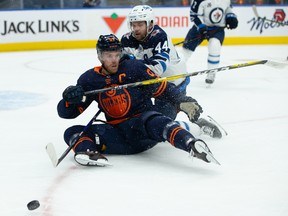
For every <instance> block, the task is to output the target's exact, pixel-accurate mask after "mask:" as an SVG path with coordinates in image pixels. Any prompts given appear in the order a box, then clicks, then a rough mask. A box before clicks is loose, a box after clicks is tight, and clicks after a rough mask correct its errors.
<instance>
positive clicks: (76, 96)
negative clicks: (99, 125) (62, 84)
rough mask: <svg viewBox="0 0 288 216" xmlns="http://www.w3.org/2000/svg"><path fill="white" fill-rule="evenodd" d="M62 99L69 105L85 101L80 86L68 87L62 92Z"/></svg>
mask: <svg viewBox="0 0 288 216" xmlns="http://www.w3.org/2000/svg"><path fill="white" fill-rule="evenodd" d="M62 97H63V99H64V100H65V101H66V102H68V103H71V104H78V103H81V102H84V101H85V96H84V90H83V88H82V86H68V87H67V88H66V89H65V90H64V92H63V94H62Z"/></svg>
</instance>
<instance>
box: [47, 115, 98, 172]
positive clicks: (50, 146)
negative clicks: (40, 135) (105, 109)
mask: <svg viewBox="0 0 288 216" xmlns="http://www.w3.org/2000/svg"><path fill="white" fill-rule="evenodd" d="M100 113H101V110H98V112H97V113H96V114H95V115H94V116H93V118H92V119H91V120H90V121H89V123H88V124H87V125H86V126H85V127H84V129H83V130H82V131H81V132H80V133H79V134H78V135H77V136H76V137H75V138H74V139H73V142H72V143H71V145H70V146H69V147H68V148H67V149H66V150H65V151H64V152H63V154H62V155H61V156H60V157H59V158H57V154H56V151H55V148H54V145H53V144H52V143H48V144H47V145H46V152H47V154H48V156H49V158H50V160H51V161H52V164H53V166H54V167H57V166H58V164H60V163H61V161H62V160H63V159H64V158H65V157H66V156H67V155H68V153H69V152H70V151H71V150H72V149H73V147H74V146H75V145H76V143H77V142H78V140H79V139H80V138H81V136H82V135H83V133H85V132H86V131H87V130H88V128H89V127H90V126H91V125H92V124H93V122H94V121H95V120H96V118H97V117H98V116H99V114H100Z"/></svg>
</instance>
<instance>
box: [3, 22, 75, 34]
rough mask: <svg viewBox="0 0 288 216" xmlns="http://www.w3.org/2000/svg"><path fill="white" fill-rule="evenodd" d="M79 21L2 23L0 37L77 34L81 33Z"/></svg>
mask: <svg viewBox="0 0 288 216" xmlns="http://www.w3.org/2000/svg"><path fill="white" fill-rule="evenodd" d="M79 30H80V26H79V21H78V20H59V21H43V20H38V21H20V22H10V21H8V20H3V22H1V21H0V35H2V36H6V35H12V34H41V33H69V34H71V33H75V32H79Z"/></svg>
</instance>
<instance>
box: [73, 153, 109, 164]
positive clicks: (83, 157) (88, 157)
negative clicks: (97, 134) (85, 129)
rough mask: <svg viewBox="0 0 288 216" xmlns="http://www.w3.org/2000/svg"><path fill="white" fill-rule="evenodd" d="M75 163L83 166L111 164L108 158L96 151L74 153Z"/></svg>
mask: <svg viewBox="0 0 288 216" xmlns="http://www.w3.org/2000/svg"><path fill="white" fill-rule="evenodd" d="M74 159H75V161H76V162H77V163H79V164H80V165H83V166H101V167H103V166H107V165H111V164H110V163H109V162H108V159H107V158H106V157H104V156H103V155H102V154H100V153H99V152H97V151H86V152H77V153H76V154H75V155H74Z"/></svg>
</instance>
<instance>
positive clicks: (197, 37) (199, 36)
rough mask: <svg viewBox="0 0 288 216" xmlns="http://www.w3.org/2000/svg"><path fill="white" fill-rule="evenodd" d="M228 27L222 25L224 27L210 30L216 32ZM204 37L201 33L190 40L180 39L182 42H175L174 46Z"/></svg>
mask: <svg viewBox="0 0 288 216" xmlns="http://www.w3.org/2000/svg"><path fill="white" fill-rule="evenodd" d="M225 28H226V27H222V28H216V29H212V30H210V31H209V32H210V33H215V32H217V31H220V30H222V29H225ZM201 37H202V35H201V34H198V35H197V36H196V37H195V38H193V39H190V40H187V41H186V40H184V41H180V42H178V43H175V44H173V45H174V46H178V45H180V44H183V43H190V42H192V41H195V40H198V39H200V38H201Z"/></svg>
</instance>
